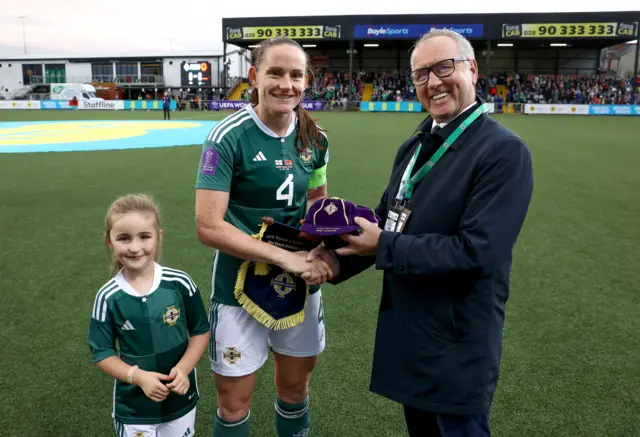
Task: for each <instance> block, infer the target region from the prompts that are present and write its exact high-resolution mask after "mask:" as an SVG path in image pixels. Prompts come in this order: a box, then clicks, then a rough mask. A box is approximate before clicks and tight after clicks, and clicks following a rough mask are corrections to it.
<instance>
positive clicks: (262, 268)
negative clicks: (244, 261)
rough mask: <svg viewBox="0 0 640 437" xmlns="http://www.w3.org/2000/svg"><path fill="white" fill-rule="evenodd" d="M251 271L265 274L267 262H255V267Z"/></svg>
mask: <svg viewBox="0 0 640 437" xmlns="http://www.w3.org/2000/svg"><path fill="white" fill-rule="evenodd" d="M253 273H255V275H256V276H266V275H268V274H269V264H267V263H256V265H255V267H254V268H253Z"/></svg>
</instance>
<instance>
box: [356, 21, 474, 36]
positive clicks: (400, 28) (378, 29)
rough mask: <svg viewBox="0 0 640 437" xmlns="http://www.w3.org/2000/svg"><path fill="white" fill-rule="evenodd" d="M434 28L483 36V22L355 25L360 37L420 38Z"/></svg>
mask: <svg viewBox="0 0 640 437" xmlns="http://www.w3.org/2000/svg"><path fill="white" fill-rule="evenodd" d="M432 29H449V30H453V31H454V32H457V33H459V34H461V35H464V36H465V37H466V38H482V36H483V33H484V26H483V25H482V24H367V25H357V26H355V30H354V33H355V37H356V38H360V39H418V38H420V37H421V36H422V35H424V34H425V33H429V32H430V31H431V30H432Z"/></svg>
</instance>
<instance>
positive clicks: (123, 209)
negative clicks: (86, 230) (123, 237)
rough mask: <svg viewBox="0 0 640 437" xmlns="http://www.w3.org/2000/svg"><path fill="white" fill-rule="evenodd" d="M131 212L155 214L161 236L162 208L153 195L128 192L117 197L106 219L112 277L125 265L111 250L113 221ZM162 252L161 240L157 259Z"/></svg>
mask: <svg viewBox="0 0 640 437" xmlns="http://www.w3.org/2000/svg"><path fill="white" fill-rule="evenodd" d="M131 212H142V213H149V214H153V216H154V218H155V228H156V233H157V236H158V237H159V236H160V209H159V208H158V205H157V204H156V203H155V201H154V200H153V198H152V197H151V196H149V195H148V194H127V195H125V196H122V197H119V198H118V199H116V200H115V201H114V202H113V203H112V204H111V206H109V209H108V210H107V215H106V217H105V219H104V239H105V243H106V245H107V252H109V255H110V257H111V276H112V277H113V276H115V275H116V274H117V273H118V272H119V271H120V269H122V267H123V265H122V263H121V262H120V261H118V260H117V259H116V257H115V256H114V254H113V252H112V251H111V250H110V246H109V242H110V237H109V234H110V233H111V229H112V228H113V222H114V221H115V220H116V218H117V216H120V215H124V214H128V213H131ZM161 252H162V245H161V244H160V241H158V249H157V251H156V256H155V260H156V261H158V260H159V259H160V254H161Z"/></svg>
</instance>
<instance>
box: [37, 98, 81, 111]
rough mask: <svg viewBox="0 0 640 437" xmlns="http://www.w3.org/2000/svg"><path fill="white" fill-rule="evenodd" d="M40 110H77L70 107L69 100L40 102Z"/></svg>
mask: <svg viewBox="0 0 640 437" xmlns="http://www.w3.org/2000/svg"><path fill="white" fill-rule="evenodd" d="M40 109H76V108H72V107H71V106H69V101H68V100H40Z"/></svg>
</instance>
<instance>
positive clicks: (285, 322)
mask: <svg viewBox="0 0 640 437" xmlns="http://www.w3.org/2000/svg"><path fill="white" fill-rule="evenodd" d="M273 223H274V220H273V218H271V217H263V218H262V223H261V225H260V230H259V231H258V233H257V234H253V235H251V237H253V238H255V239H256V240H262V238H263V237H264V233H265V231H266V230H267V228H268V227H269V226H270V225H272V224H273ZM250 268H253V272H254V274H255V275H256V276H266V275H268V274H269V272H270V270H271V266H269V264H267V263H256V262H252V261H245V262H243V263H242V265H241V266H240V268H239V269H238V277H237V279H236V284H235V287H234V291H233V294H234V296H235V298H236V299H237V300H238V303H239V304H240V306H241V307H242V308H244V309H245V310H246V311H247V312H248V313H249V314H250V315H251V316H252V317H253V318H254V319H256V320H257V321H258V322H259V323H261V324H262V325H264V326H266V327H267V328H269V329H273V330H276V331H277V330H283V329H289V328H292V327H294V326H296V325H299V324H300V323H302V322H304V308H306V306H307V300H308V298H309V286H308V285H307V286H306V290H305V298H304V305H303V309H302V311H299V312H298V313H296V314H292V315H290V316H288V317H285V318H283V319H280V320H276V319H274V318H273V317H272V316H271V315H270V314H268V313H267V312H265V311H264V310H263V309H262V308H260V307H259V306H258V305H256V303H255V302H254V301H253V300H251V298H250V297H249V296H247V295H246V294H245V293H244V285H245V278H246V275H247V272H248V271H249V269H250Z"/></svg>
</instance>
